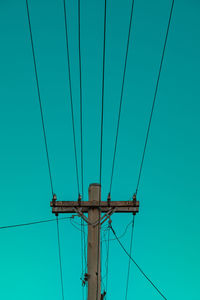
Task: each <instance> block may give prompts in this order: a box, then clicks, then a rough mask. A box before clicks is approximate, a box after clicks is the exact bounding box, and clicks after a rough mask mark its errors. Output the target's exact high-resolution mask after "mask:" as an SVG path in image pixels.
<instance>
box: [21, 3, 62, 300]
mask: <svg viewBox="0 0 200 300" xmlns="http://www.w3.org/2000/svg"><path fill="white" fill-rule="evenodd" d="M26 8H27V16H28V24H29V31H30V39H31V47H32V54H33V63H34V69H35V78H36V84H37V91H38V99H39V106H40V113H41V120H42V128H43V135H44V142H45V149H46V155H47V162H48V169H49V178H50V184H51V192H52V196H53V195H54V191H53V181H52V174H51V167H50V160H49V153H48V146H47V138H46V131H45V125H44V117H43V110H42V102H41V96H40V87H39V80H38V72H37V65H36V58H35V49H34V44H33V35H32V29H31V20H30V14H29V6H28V0H26ZM57 235H58V251H59V262H60V275H61V286H62V298H63V300H64V288H63V279H62V265H61V256H60V238H59V227H58V217H57Z"/></svg>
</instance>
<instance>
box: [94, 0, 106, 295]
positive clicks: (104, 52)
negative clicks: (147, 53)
mask: <svg viewBox="0 0 200 300" xmlns="http://www.w3.org/2000/svg"><path fill="white" fill-rule="evenodd" d="M106 19H107V0H105V1H104V35H103V72H102V108H101V142H100V175H99V177H100V178H99V181H100V187H99V205H100V201H101V181H102V154H103V117H104V86H105V58H106ZM97 226H100V214H99V224H98V225H97ZM100 239H101V237H100V234H99V235H98V249H99V246H100ZM100 268H101V262H100ZM100 271H101V270H100ZM98 293H99V251H98V255H97V289H96V300H98Z"/></svg>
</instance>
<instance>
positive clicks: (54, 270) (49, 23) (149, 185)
mask: <svg viewBox="0 0 200 300" xmlns="http://www.w3.org/2000/svg"><path fill="white" fill-rule="evenodd" d="M107 2H108V4H107V5H108V7H107V8H108V10H107V43H106V69H105V108H104V121H105V122H104V138H103V170H102V172H103V173H102V176H103V178H102V199H103V200H105V199H106V197H107V193H108V190H109V183H110V175H111V165H112V157H113V150H114V140H115V133H116V125H117V113H118V108H119V100H120V89H121V83H122V71H123V64H124V57H125V49H126V40H127V34H128V23H129V15H130V8H131V0H115V1H109V0H108V1H107ZM29 4H30V16H31V22H32V30H33V39H34V44H35V51H36V60H37V65H38V75H39V83H40V89H41V99H42V104H43V109H44V119H45V124H46V129H47V142H48V148H49V155H50V162H51V166H52V175H53V183H54V189H55V192H56V194H57V196H58V199H60V200H77V186H76V173H75V161H74V148H73V136H72V125H71V111H70V101H69V100H70V99H69V84H68V73H67V57H66V45H65V39H64V38H65V36H64V34H65V32H64V15H63V3H62V0H49V1H47V0H43V1H39V0H29ZM170 5H171V1H170V0H162V1H159V0H152V1H148V0H135V7H134V15H133V27H132V32H131V40H130V49H129V50H130V51H129V56H128V65H127V76H126V80H125V90H124V99H123V105H122V114H121V123H120V130H119V143H118V148H117V156H116V166H115V172H114V180H113V190H112V200H128V199H130V198H131V197H132V195H133V193H134V192H135V188H136V182H137V176H138V171H139V165H140V161H141V155H142V150H143V146H144V139H145V134H146V129H147V124H148V119H149V114H150V109H151V105H152V100H153V94H154V90H155V84H156V78H157V74H158V68H159V63H160V59H161V52H162V47H163V42H164V37H165V32H166V26H167V22H168V17H169V11H170ZM103 9H104V1H103V0H95V1H94V0H85V1H83V0H81V43H82V71H83V74H82V76H83V83H82V84H83V155H84V199H85V200H86V199H87V190H88V186H89V184H90V183H91V182H98V181H99V151H100V111H101V79H102V46H103ZM67 19H68V25H69V48H70V60H71V71H72V89H73V90H72V91H73V103H74V110H75V129H76V136H77V147H78V160H79V169H80V115H79V111H80V107H79V69H78V35H77V33H78V26H77V1H75V0H67ZM199 37H200V2H199V1H197V0H175V5H174V12H173V16H172V22H171V28H170V32H169V37H168V44H167V48H166V55H165V59H164V64H163V69H162V74H161V79H160V85H159V90H158V95H157V100H156V106H155V111H154V116H153V120H152V127H151V131H150V136H149V142H148V146H147V152H146V157H145V161H144V169H143V173H142V177H141V185H140V189H139V192H138V199H139V200H140V213H139V214H138V215H137V217H136V220H135V231H134V241H133V251H132V256H133V257H134V259H135V260H136V261H137V262H138V264H139V265H140V266H141V267H142V268H143V270H144V271H145V272H146V273H147V274H148V276H149V277H150V278H151V279H152V280H153V282H154V283H155V284H156V285H157V286H158V287H159V288H160V289H161V290H162V292H163V293H164V294H165V295H166V297H167V299H172V300H173V299H181V300H188V299H190V300H199V299H200V293H199V269H200V259H199V253H200V239H199V236H200V221H199V210H200V201H199V200H200V190H199V179H200V174H199V169H200V157H199V153H200V139H199V136H200V133H199V129H200V125H199V115H200V89H199V70H200V55H199V53H200V38H199ZM0 99H1V109H0V128H1V130H0V132H1V133H0V138H1V147H0V186H1V209H0V226H5V225H11V224H18V223H25V222H32V221H37V220H45V219H49V218H53V216H52V213H51V209H50V206H49V203H50V201H51V190H50V183H49V175H48V168H47V160H46V154H45V147H44V140H43V133H42V124H41V117H40V111H39V105H38V97H37V90H36V82H35V77H34V69H33V59H32V52H31V44H30V37H29V29H28V22H27V14H26V6H25V0H18V1H14V0H7V1H4V0H1V1H0ZM131 219H132V216H131V215H121V214H120V215H119V214H118V215H115V216H113V218H112V220H113V227H114V229H115V230H116V233H117V234H118V235H120V234H121V233H123V231H124V228H125V227H126V225H127V224H128V223H129V222H130V220H131ZM77 221H78V220H77ZM60 235H61V236H60V238H61V255H62V262H63V280H64V291H65V299H66V300H68V299H70V300H72V299H81V295H82V287H81V280H80V277H81V243H80V241H81V237H80V231H78V230H77V229H76V228H74V227H73V226H72V225H71V223H70V222H69V221H68V220H64V221H60ZM0 241H1V246H0V266H1V267H0V299H2V300H17V299H20V300H27V299H29V300H32V299H37V300H40V299H41V300H44V299H48V300H55V299H56V300H60V299H62V298H61V286H60V273H59V260H58V246H57V232H56V222H51V223H46V224H40V225H34V226H30V227H21V228H13V229H7V230H0ZM122 242H123V243H124V245H125V246H126V247H127V249H128V248H129V243H130V227H129V228H128V230H127V234H126V235H125V236H124V237H123V238H122ZM104 264H105V252H104V253H103V265H104ZM127 265H128V258H127V256H126V255H125V254H124V253H123V251H122V249H121V248H120V247H119V245H118V244H117V242H116V241H111V242H110V258H109V279H108V297H107V299H108V300H114V299H119V300H121V299H124V297H125V287H126V274H127ZM128 299H130V300H131V299H135V300H137V299H138V300H141V299H145V300H146V299H148V300H154V299H155V300H156V299H161V297H160V295H159V294H158V293H157V292H156V291H155V290H154V289H153V288H152V287H151V286H150V285H149V283H148V282H147V281H146V279H145V278H144V277H143V276H142V275H141V274H140V273H139V271H138V270H137V269H136V268H135V266H134V265H132V266H131V272H130V286H129V296H128Z"/></svg>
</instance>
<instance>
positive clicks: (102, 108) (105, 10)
mask: <svg viewBox="0 0 200 300" xmlns="http://www.w3.org/2000/svg"><path fill="white" fill-rule="evenodd" d="M106 15H107V0H105V3H104V38H103V72H102V100H101V142H100V176H99V177H100V180H99V181H100V184H101V180H102V154H103V120H104V88H105V59H106Z"/></svg>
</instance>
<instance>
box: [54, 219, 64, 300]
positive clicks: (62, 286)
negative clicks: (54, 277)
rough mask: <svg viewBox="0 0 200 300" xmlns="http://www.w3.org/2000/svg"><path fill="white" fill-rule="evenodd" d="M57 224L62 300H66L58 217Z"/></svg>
mask: <svg viewBox="0 0 200 300" xmlns="http://www.w3.org/2000/svg"><path fill="white" fill-rule="evenodd" d="M56 222H57V233H58V234H57V236H58V254H59V263H60V279H61V288H62V299H63V300H64V285H63V275H62V260H61V249H60V234H59V224H58V216H56Z"/></svg>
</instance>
